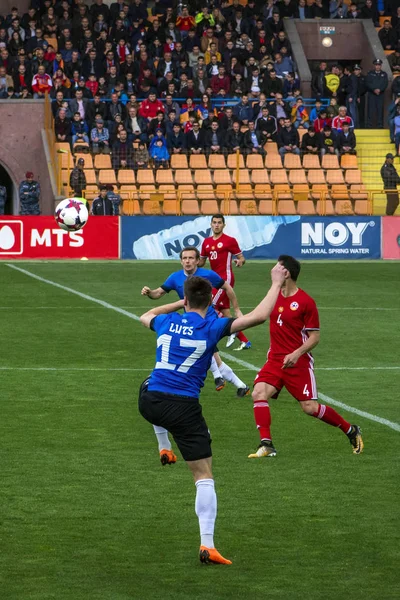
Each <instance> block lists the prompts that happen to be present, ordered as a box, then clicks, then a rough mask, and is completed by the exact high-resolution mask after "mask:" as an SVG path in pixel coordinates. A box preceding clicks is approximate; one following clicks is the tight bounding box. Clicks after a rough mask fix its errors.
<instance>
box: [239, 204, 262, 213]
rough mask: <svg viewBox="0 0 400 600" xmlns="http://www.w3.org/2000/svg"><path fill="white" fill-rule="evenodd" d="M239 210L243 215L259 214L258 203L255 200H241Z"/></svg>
mask: <svg viewBox="0 0 400 600" xmlns="http://www.w3.org/2000/svg"><path fill="white" fill-rule="evenodd" d="M239 212H240V214H241V215H258V210H257V203H256V202H255V201H254V200H241V201H240V203H239Z"/></svg>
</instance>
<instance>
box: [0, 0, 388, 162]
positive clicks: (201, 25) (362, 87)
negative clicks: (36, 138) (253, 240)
mask: <svg viewBox="0 0 400 600" xmlns="http://www.w3.org/2000/svg"><path fill="white" fill-rule="evenodd" d="M397 4H398V3H397V2H395V1H394V2H391V0H378V1H377V2H373V1H371V0H365V2H354V3H352V4H345V3H344V2H343V0H330V1H328V0H314V2H312V1H306V0H296V1H295V0H263V1H260V0H257V1H256V0H248V2H247V4H246V5H242V4H241V3H240V2H239V0H233V1H232V0H220V1H219V0H214V1H212V0H211V1H207V0H204V1H199V0H189V1H188V2H187V3H185V4H182V3H181V2H179V3H177V2H176V1H175V0H154V2H153V1H152V2H151V3H149V4H147V2H146V0H125V1H123V2H112V3H111V5H109V3H105V2H104V0H93V2H92V3H91V4H90V5H89V3H88V2H85V1H84V0H32V1H31V4H30V8H29V10H28V12H27V13H25V14H21V13H20V11H19V9H18V7H15V8H12V10H11V12H10V14H3V15H0V99H10V98H11V99H12V98H22V99H24V98H32V97H33V98H43V97H44V96H45V94H46V93H48V94H49V95H50V97H51V99H52V110H53V115H54V120H55V121H54V123H55V124H54V127H55V136H56V140H57V141H58V142H68V143H69V144H71V146H72V147H75V149H77V148H78V149H79V147H80V145H81V146H82V147H83V148H84V149H90V150H91V151H92V152H93V153H94V154H96V153H106V154H109V153H111V152H112V165H113V168H114V169H115V170H118V169H120V168H146V167H147V166H149V164H151V165H152V166H155V167H156V168H159V167H163V166H167V165H168V161H169V159H170V156H171V155H172V154H177V153H191V154H199V153H206V154H211V153H217V152H225V153H232V152H236V151H237V150H239V151H240V152H242V153H243V154H249V153H259V154H264V153H265V148H264V146H265V144H266V142H268V141H274V142H277V144H278V148H279V152H280V154H281V156H282V158H283V156H284V155H285V154H286V153H289V152H291V153H294V154H299V153H300V152H303V153H318V154H321V155H323V154H324V153H326V152H329V153H336V154H343V153H355V151H356V150H355V148H356V139H355V135H354V132H353V129H354V127H372V126H374V125H375V126H377V127H383V92H384V91H385V89H386V87H387V85H388V77H387V74H386V73H384V71H382V65H381V63H380V61H375V63H374V68H373V70H372V71H370V72H369V73H368V74H367V75H363V73H362V69H361V67H360V66H359V65H353V66H352V67H349V66H348V65H345V66H341V65H339V64H330V65H328V64H327V63H326V62H321V63H320V64H319V65H318V67H317V68H316V70H315V71H314V73H313V78H312V94H313V98H314V100H313V101H311V100H310V99H306V98H303V97H302V92H301V82H300V81H299V77H298V74H297V68H296V63H295V57H294V56H293V54H292V48H291V44H290V41H289V40H288V38H287V36H286V33H285V30H284V19H290V18H298V19H305V18H315V19H319V18H329V17H330V18H333V19H341V18H352V19H360V18H362V19H370V20H372V21H373V23H374V24H375V25H377V24H379V17H380V16H382V15H387V16H390V18H391V23H390V22H389V21H388V22H387V23H386V22H385V24H384V27H383V28H382V30H381V31H380V32H379V35H380V38H381V41H382V44H383V46H384V47H385V48H390V49H393V50H395V51H396V52H395V53H394V54H393V55H392V56H393V58H392V59H391V66H392V69H393V70H394V71H395V70H400V52H399V49H400V47H399V45H398V38H399V32H400V8H397ZM397 59H398V64H397ZM399 79H400V78H399ZM377 89H378V90H379V93H377V91H376V90H377ZM393 94H394V100H393V104H392V106H391V111H390V112H389V116H390V125H391V134H392V138H393V140H394V139H395V138H396V139H397V140H400V106H398V104H399V99H398V98H400V81H399V83H397V80H395V81H394V84H393ZM367 99H368V101H367V102H366V100H367ZM366 106H367V109H366ZM397 121H398V123H397ZM299 131H300V132H301V133H302V134H304V135H302V136H299Z"/></svg>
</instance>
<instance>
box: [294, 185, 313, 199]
mask: <svg viewBox="0 0 400 600" xmlns="http://www.w3.org/2000/svg"><path fill="white" fill-rule="evenodd" d="M292 194H293V200H294V201H300V200H309V196H310V189H309V187H308V183H295V184H294V186H293V188H292Z"/></svg>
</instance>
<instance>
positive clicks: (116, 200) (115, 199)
mask: <svg viewBox="0 0 400 600" xmlns="http://www.w3.org/2000/svg"><path fill="white" fill-rule="evenodd" d="M107 198H108V199H109V200H110V201H111V203H112V205H113V214H114V216H118V215H119V209H120V206H121V204H122V198H121V196H120V195H119V194H118V193H117V192H114V186H113V185H111V183H110V184H108V185H107Z"/></svg>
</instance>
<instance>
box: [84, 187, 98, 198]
mask: <svg viewBox="0 0 400 600" xmlns="http://www.w3.org/2000/svg"><path fill="white" fill-rule="evenodd" d="M98 195H99V188H98V186H97V185H87V186H86V190H84V197H85V198H86V200H89V201H90V200H94V199H95V198H97V196H98Z"/></svg>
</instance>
